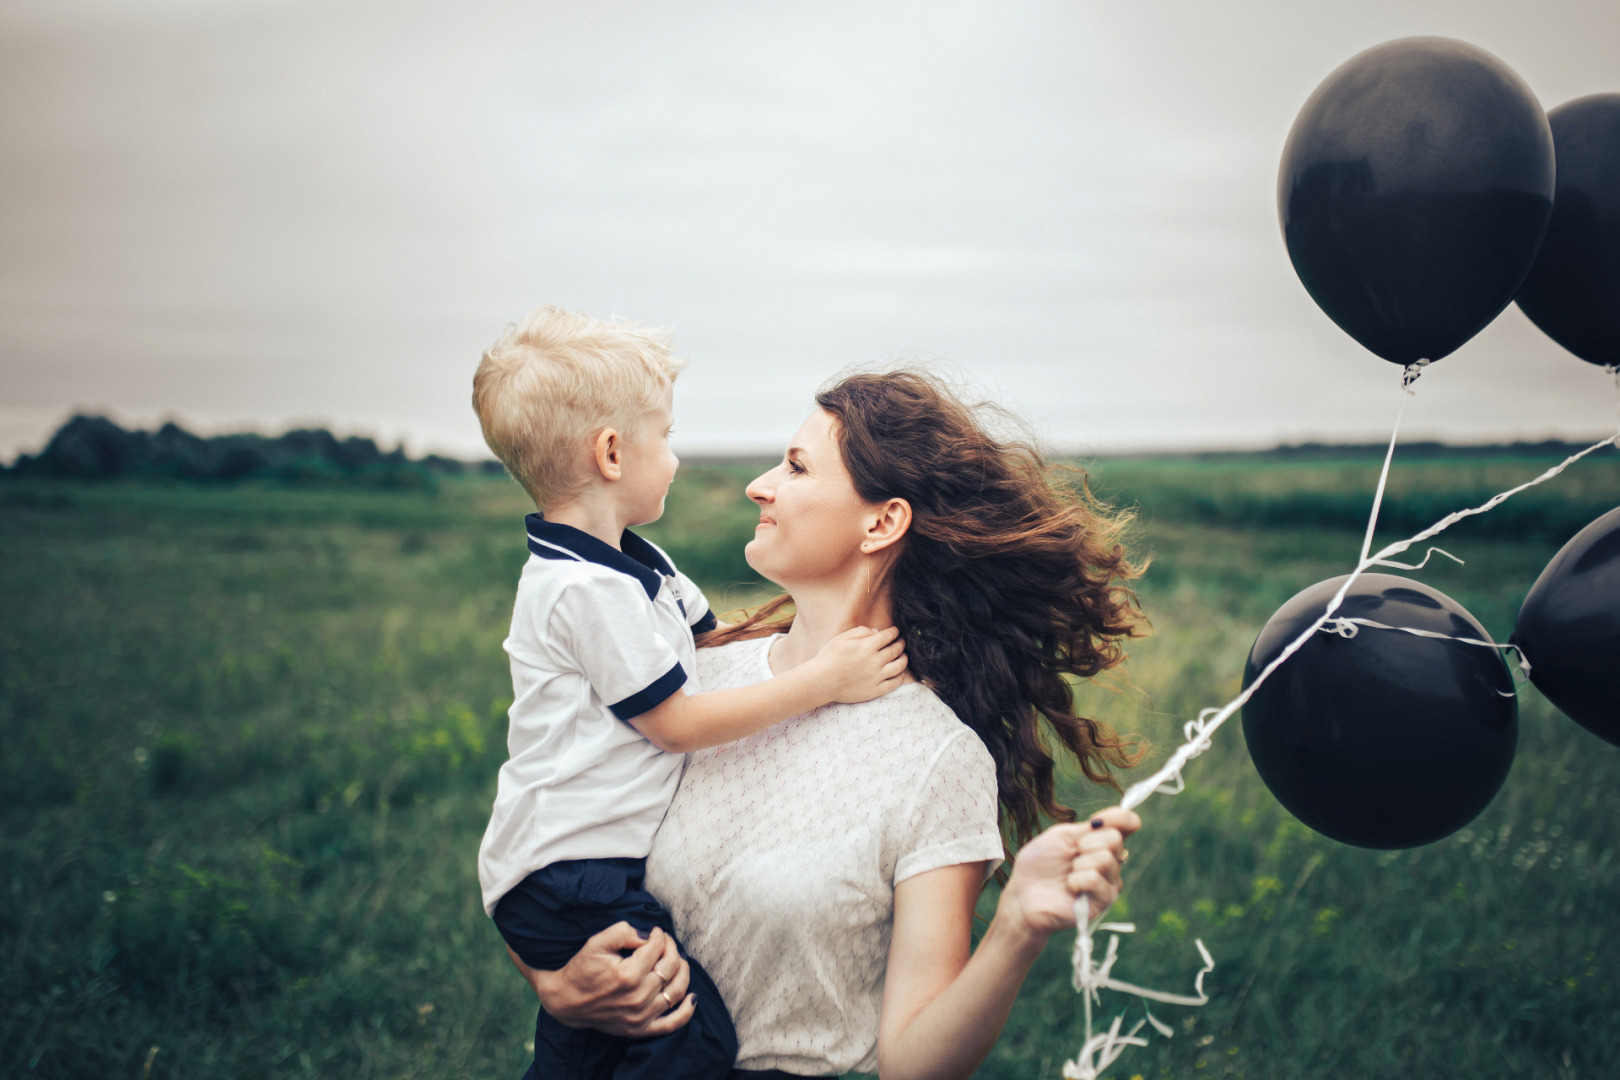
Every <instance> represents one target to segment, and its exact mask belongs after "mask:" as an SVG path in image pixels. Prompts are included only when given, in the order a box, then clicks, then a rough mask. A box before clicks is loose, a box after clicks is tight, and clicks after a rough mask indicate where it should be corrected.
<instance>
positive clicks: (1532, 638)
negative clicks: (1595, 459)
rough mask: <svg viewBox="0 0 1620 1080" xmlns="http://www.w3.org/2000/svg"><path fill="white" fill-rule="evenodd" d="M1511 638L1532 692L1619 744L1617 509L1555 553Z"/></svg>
mask: <svg viewBox="0 0 1620 1080" xmlns="http://www.w3.org/2000/svg"><path fill="white" fill-rule="evenodd" d="M1512 640H1513V643H1514V644H1515V645H1517V646H1518V647H1519V648H1521V649H1523V650H1524V655H1525V658H1526V659H1527V660H1529V661H1530V681H1531V682H1533V683H1535V684H1536V689H1538V690H1540V691H1541V692H1542V693H1543V694H1546V695H1547V698H1548V700H1549V701H1551V702H1552V703H1553V704H1554V705H1556V706H1558V707H1559V708H1560V709H1561V710H1563V712H1564V714H1565V715H1567V716H1568V717H1569V718H1570V719H1571V720H1574V721H1575V722H1576V723H1577V724H1579V725H1581V726H1582V727H1584V728H1585V729H1586V730H1588V731H1590V732H1592V734H1594V735H1597V736H1599V737H1601V738H1604V739H1607V740H1609V741H1610V742H1612V743H1614V744H1615V745H1616V746H1620V509H1617V510H1610V511H1609V512H1608V513H1607V514H1604V515H1603V516H1602V517H1600V518H1598V519H1597V520H1596V521H1594V522H1592V524H1590V525H1588V526H1587V527H1586V528H1584V529H1582V530H1581V531H1580V532H1578V533H1576V534H1575V536H1574V538H1573V539H1572V540H1570V542H1569V543H1567V544H1565V545H1564V546H1563V548H1562V549H1560V550H1559V552H1558V554H1557V555H1554V556H1553V558H1552V562H1550V563H1548V564H1547V568H1546V569H1545V570H1543V571H1542V572H1541V576H1540V577H1538V578H1536V583H1535V584H1534V585H1532V586H1531V587H1530V595H1529V596H1527V597H1525V600H1524V606H1523V607H1522V608H1520V609H1519V621H1518V623H1517V624H1516V625H1515V626H1514V628H1513V639H1512Z"/></svg>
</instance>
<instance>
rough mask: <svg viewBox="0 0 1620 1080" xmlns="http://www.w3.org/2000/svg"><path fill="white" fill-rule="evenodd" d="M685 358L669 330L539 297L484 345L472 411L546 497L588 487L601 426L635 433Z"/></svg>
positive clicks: (522, 477)
mask: <svg viewBox="0 0 1620 1080" xmlns="http://www.w3.org/2000/svg"><path fill="white" fill-rule="evenodd" d="M684 366H685V362H684V361H682V360H678V359H676V358H675V357H674V356H672V355H671V354H670V351H669V333H668V331H666V330H659V329H654V328H650V327H643V326H637V325H636V324H634V323H630V322H626V321H624V320H622V319H617V318H614V319H609V320H607V321H603V320H601V319H593V318H591V317H590V316H588V315H582V314H580V313H579V312H577V311H565V310H564V309H562V308H559V307H549V306H548V307H538V308H535V309H534V310H533V311H531V312H529V314H528V315H526V316H525V317H524V319H523V321H522V322H520V323H513V324H509V325H508V326H507V327H506V332H505V333H503V334H502V335H501V339H500V340H499V341H497V342H496V343H495V344H493V345H491V346H490V347H489V348H488V349H487V350H485V352H484V357H483V360H481V361H480V362H479V364H478V371H477V372H476V373H475V374H474V375H473V396H472V405H473V411H474V412H475V413H477V414H478V423H479V424H480V426H482V427H483V429H484V442H485V443H487V444H488V445H489V449H490V451H491V452H492V453H493V454H494V455H495V456H496V457H497V458H499V459H500V461H501V464H502V465H505V466H506V471H507V472H509V473H511V474H512V479H514V480H516V481H517V482H518V483H519V484H522V485H523V489H524V490H525V491H527V492H528V493H529V495H530V497H531V498H533V499H534V502H535V505H536V506H540V507H544V506H545V505H546V504H547V503H548V502H551V503H557V502H562V501H566V500H568V499H569V498H572V497H573V496H574V495H576V494H578V492H579V491H580V489H581V488H583V487H584V485H585V478H586V476H587V475H589V473H588V470H589V461H590V453H591V449H590V444H591V440H592V438H594V436H595V435H596V433H597V432H599V431H601V430H602V429H603V428H606V427H612V428H617V429H618V430H619V431H620V432H621V433H622V434H623V435H624V437H625V438H626V439H632V440H633V439H636V438H639V437H640V436H641V434H642V429H643V428H644V427H645V424H646V421H647V419H648V416H649V414H650V413H652V412H653V411H654V410H655V409H656V408H657V407H658V406H659V404H660V403H661V398H662V396H663V393H664V391H665V389H666V388H667V387H668V386H669V385H670V383H672V382H673V381H674V380H675V376H676V375H678V374H679V373H680V370H681V368H682V367H684Z"/></svg>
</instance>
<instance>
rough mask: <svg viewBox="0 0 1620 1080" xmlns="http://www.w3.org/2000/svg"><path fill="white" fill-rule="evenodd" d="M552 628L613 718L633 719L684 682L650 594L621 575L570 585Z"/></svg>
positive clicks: (560, 598)
mask: <svg viewBox="0 0 1620 1080" xmlns="http://www.w3.org/2000/svg"><path fill="white" fill-rule="evenodd" d="M550 628H551V632H552V634H553V635H554V636H555V637H556V639H557V641H558V643H559V644H560V645H562V646H563V647H564V648H566V649H567V650H568V652H569V653H570V654H571V655H572V657H573V659H574V662H575V664H576V665H577V666H578V668H579V670H580V671H581V672H582V673H583V674H584V675H585V678H586V680H587V681H588V682H589V683H590V684H591V688H592V689H594V690H595V691H596V694H597V696H598V697H600V698H601V699H602V702H603V704H605V705H606V706H607V707H608V709H609V710H611V711H612V713H613V715H614V716H616V717H618V718H619V719H620V720H631V719H634V718H635V717H637V716H640V715H641V714H642V713H644V712H647V711H648V710H650V709H653V708H656V707H657V706H658V705H660V704H662V703H663V702H664V701H665V700H666V699H667V698H668V697H669V696H670V695H671V694H673V693H674V692H675V691H677V690H679V689H680V688H681V687H682V686H684V685H685V684H686V677H687V676H686V670H685V669H684V668H683V667H681V661H680V658H679V657H678V656H676V655H675V650H674V649H673V648H672V647H671V646H670V644H669V642H667V641H665V640H664V638H663V635H661V634H660V633H659V632H658V628H657V626H656V625H654V623H653V619H652V612H651V609H650V608H649V606H648V604H647V594H646V591H645V590H643V589H642V587H641V584H640V582H638V581H636V580H635V579H634V578H631V577H628V576H625V575H623V574H614V575H612V576H611V577H606V576H604V577H601V578H594V579H592V580H590V581H589V582H579V583H575V584H570V585H569V586H568V587H566V588H565V589H563V591H562V594H561V595H560V596H558V598H557V603H556V606H555V607H554V608H553V609H552V612H551V620H550Z"/></svg>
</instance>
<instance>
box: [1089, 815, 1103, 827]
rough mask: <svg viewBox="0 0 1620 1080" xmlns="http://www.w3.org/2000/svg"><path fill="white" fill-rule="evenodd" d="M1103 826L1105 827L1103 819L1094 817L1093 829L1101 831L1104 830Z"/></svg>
mask: <svg viewBox="0 0 1620 1080" xmlns="http://www.w3.org/2000/svg"><path fill="white" fill-rule="evenodd" d="M1102 825H1103V822H1102V818H1100V817H1094V818H1092V819H1091V827H1092V828H1093V829H1100V828H1102Z"/></svg>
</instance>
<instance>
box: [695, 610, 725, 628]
mask: <svg viewBox="0 0 1620 1080" xmlns="http://www.w3.org/2000/svg"><path fill="white" fill-rule="evenodd" d="M719 625H720V620H719V619H716V618H715V617H714V612H712V611H705V612H704V613H703V618H701V619H699V620H698V621H697V622H695V623H693V624H692V633H693V634H707V633H708V632H709V631H710V630H713V629H714V628H715V627H717V626H719Z"/></svg>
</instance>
